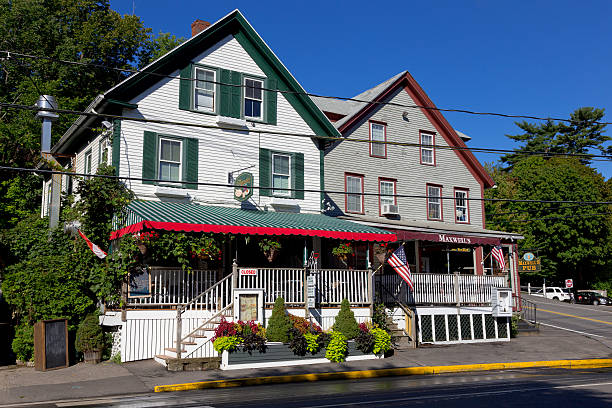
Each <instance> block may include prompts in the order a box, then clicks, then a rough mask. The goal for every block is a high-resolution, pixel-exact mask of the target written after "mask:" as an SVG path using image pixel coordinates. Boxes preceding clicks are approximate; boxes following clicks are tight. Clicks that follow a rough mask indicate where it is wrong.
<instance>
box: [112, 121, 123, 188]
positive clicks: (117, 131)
mask: <svg viewBox="0 0 612 408" xmlns="http://www.w3.org/2000/svg"><path fill="white" fill-rule="evenodd" d="M120 158H121V121H120V120H119V119H115V120H114V121H113V167H114V168H115V175H117V176H118V175H119V159H120Z"/></svg>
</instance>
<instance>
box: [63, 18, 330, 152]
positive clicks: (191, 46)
mask: <svg viewBox="0 0 612 408" xmlns="http://www.w3.org/2000/svg"><path fill="white" fill-rule="evenodd" d="M228 35H233V36H234V38H235V39H236V40H237V41H238V42H239V43H240V45H241V46H242V47H243V48H244V49H245V51H246V52H247V53H248V54H249V56H250V57H251V58H252V59H253V60H254V61H255V63H256V64H257V65H258V66H259V68H260V69H261V70H262V71H263V72H264V73H265V74H266V76H267V77H269V78H270V77H274V78H277V80H278V81H277V82H278V89H279V90H281V91H291V92H289V93H283V94H282V95H283V96H284V97H285V98H286V99H287V101H289V103H290V104H291V106H292V107H293V108H294V109H295V110H296V111H297V112H298V113H299V114H300V115H301V116H302V118H303V119H304V121H305V122H306V123H307V124H308V126H309V127H310V128H311V130H312V131H313V133H314V134H317V135H331V136H339V135H340V134H339V133H338V131H337V129H336V128H335V127H334V126H333V125H332V124H331V123H330V122H329V120H328V119H327V117H326V116H325V115H324V114H323V112H321V110H320V109H319V108H318V107H317V105H315V104H314V102H313V101H312V100H311V99H310V98H309V97H308V96H307V95H306V91H305V90H304V88H303V87H302V86H301V85H300V84H299V83H298V81H297V80H296V79H295V78H294V77H293V75H292V74H291V73H290V72H289V70H288V69H287V68H286V67H285V65H284V64H283V63H282V62H281V61H280V59H279V58H278V57H277V56H276V55H275V54H274V52H272V50H271V49H270V47H268V45H267V44H266V43H265V42H264V40H263V39H262V38H261V37H260V36H259V34H258V33H257V32H256V31H255V29H254V28H253V27H252V26H251V24H250V23H249V22H248V21H247V20H246V18H245V17H244V16H243V15H242V13H240V11H239V10H234V11H232V12H231V13H229V14H228V15H226V16H225V17H223V18H221V19H220V20H219V21H217V22H216V23H214V24H212V25H211V26H209V27H208V28H206V29H205V30H203V31H202V32H200V33H199V34H197V35H195V36H193V37H191V38H190V39H189V40H187V41H185V42H184V43H183V44H181V45H179V46H178V47H176V48H174V49H173V50H172V51H170V52H168V53H166V54H165V55H163V56H161V57H160V58H158V59H156V60H155V61H153V62H152V63H150V64H149V65H147V66H146V67H144V68H143V69H142V70H141V71H139V72H138V73H135V74H134V75H131V76H130V77H128V78H126V79H125V80H123V81H122V82H120V83H119V84H117V85H115V86H114V87H113V88H111V89H109V90H108V91H106V92H105V93H104V94H103V95H100V96H98V97H97V98H96V101H95V103H93V104H92V105H93V106H92V105H90V106H89V107H88V111H93V110H95V111H96V112H98V113H101V112H103V110H104V109H105V108H106V107H107V106H108V105H109V104H113V103H114V104H117V101H124V102H127V101H129V100H130V99H132V98H134V97H135V96H137V95H138V94H140V93H141V92H143V91H144V90H146V89H148V88H149V87H151V86H152V85H154V84H155V83H156V82H158V81H160V80H162V79H163V78H161V77H160V76H159V75H155V74H161V75H169V74H172V73H173V72H175V71H176V70H178V69H181V68H183V67H185V66H186V65H187V64H189V63H190V62H191V60H192V59H193V58H195V57H196V56H197V55H199V54H201V53H202V52H204V51H205V50H207V49H208V48H209V47H211V46H213V45H214V44H216V43H218V42H219V41H221V40H222V39H223V38H225V37H227V36H228ZM176 103H177V106H178V100H177V101H176ZM79 121H81V122H87V120H86V119H85V118H82V117H80V118H79V119H77V121H76V122H75V125H77V126H76V127H75V126H74V125H73V126H72V127H71V128H70V129H69V130H68V131H67V132H66V133H65V134H64V135H63V136H62V138H61V139H60V141H59V142H58V143H57V144H56V145H55V146H53V148H52V149H51V150H52V151H53V152H56V153H61V152H63V151H64V149H66V148H67V147H68V145H69V144H70V143H71V141H72V135H73V134H74V133H75V132H76V131H77V130H78V129H80V128H81V127H82V124H81V123H80V122H79Z"/></svg>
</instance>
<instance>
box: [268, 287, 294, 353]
mask: <svg viewBox="0 0 612 408" xmlns="http://www.w3.org/2000/svg"><path fill="white" fill-rule="evenodd" d="M292 327H293V324H292V323H291V320H289V316H287V311H286V310H285V301H284V300H283V298H281V297H279V298H276V301H275V302H274V308H273V309H272V316H271V317H270V321H269V322H268V327H267V329H266V337H267V338H268V340H269V341H280V342H282V343H286V342H288V341H289V329H291V328H292Z"/></svg>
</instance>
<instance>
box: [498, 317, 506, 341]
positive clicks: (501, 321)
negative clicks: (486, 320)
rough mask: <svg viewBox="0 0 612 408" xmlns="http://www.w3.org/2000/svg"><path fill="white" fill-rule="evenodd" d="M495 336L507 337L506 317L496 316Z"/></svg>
mask: <svg viewBox="0 0 612 408" xmlns="http://www.w3.org/2000/svg"><path fill="white" fill-rule="evenodd" d="M497 337H499V338H500V339H507V338H508V318H507V317H498V318H497Z"/></svg>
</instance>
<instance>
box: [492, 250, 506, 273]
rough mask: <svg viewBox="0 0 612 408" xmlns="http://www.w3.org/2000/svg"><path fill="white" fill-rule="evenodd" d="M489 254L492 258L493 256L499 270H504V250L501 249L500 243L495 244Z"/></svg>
mask: <svg viewBox="0 0 612 408" xmlns="http://www.w3.org/2000/svg"><path fill="white" fill-rule="evenodd" d="M491 255H492V256H493V258H495V260H496V261H497V263H498V264H499V267H500V268H501V270H502V271H504V270H506V260H505V259H504V251H503V250H502V247H501V246H500V245H497V246H496V247H494V248H493V250H492V251H491Z"/></svg>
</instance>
